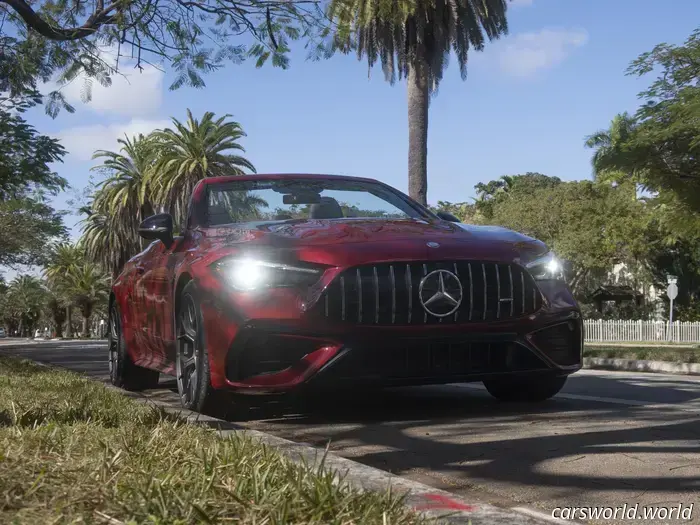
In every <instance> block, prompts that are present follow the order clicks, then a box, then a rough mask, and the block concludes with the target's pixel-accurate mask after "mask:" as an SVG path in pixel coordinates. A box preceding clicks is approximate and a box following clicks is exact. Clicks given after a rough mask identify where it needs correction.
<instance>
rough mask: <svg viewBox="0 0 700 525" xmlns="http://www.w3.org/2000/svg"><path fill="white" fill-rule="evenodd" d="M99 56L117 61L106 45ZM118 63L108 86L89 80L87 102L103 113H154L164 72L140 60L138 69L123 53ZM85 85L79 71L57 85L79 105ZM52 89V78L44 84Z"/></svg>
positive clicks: (128, 114) (114, 54)
mask: <svg viewBox="0 0 700 525" xmlns="http://www.w3.org/2000/svg"><path fill="white" fill-rule="evenodd" d="M101 56H102V59H103V60H104V61H105V62H107V63H108V64H110V65H111V66H113V67H114V66H115V65H116V64H117V54H116V51H113V50H109V49H107V50H105V51H103V52H102V55H101ZM118 65H119V67H118V72H117V73H115V74H112V75H111V78H112V85H111V86H109V87H104V86H102V85H101V84H100V83H99V82H97V80H92V89H91V92H92V99H91V100H90V101H89V102H88V103H87V104H86V106H87V107H88V108H90V109H92V110H93V111H95V112H97V113H99V114H103V115H104V114H114V115H122V116H127V117H148V116H151V115H154V114H156V113H157V111H158V109H159V108H160V106H161V104H162V101H163V76H164V73H163V72H162V71H161V70H160V69H158V68H157V67H156V66H152V65H149V64H142V69H141V70H139V69H138V68H136V67H135V66H136V61H135V60H133V59H130V58H128V57H123V56H122V57H120V58H119V63H118ZM85 87H86V85H85V77H84V76H83V75H81V76H79V77H77V78H75V79H74V80H73V81H71V82H70V83H68V84H66V85H64V86H62V87H61V88H60V89H61V92H62V93H63V94H64V96H65V97H66V99H67V100H68V102H69V103H71V104H72V105H74V106H79V105H81V104H83V103H84V102H83V92H84V90H85ZM53 89H57V85H56V83H55V82H51V83H49V84H48V85H47V86H46V90H48V91H50V90H53Z"/></svg>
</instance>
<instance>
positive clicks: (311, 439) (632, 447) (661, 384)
mask: <svg viewBox="0 0 700 525" xmlns="http://www.w3.org/2000/svg"><path fill="white" fill-rule="evenodd" d="M0 353H6V354H11V355H19V356H24V357H27V358H31V359H34V360H38V361H42V362H47V363H52V364H55V365H60V366H63V367H66V368H69V369H72V370H76V371H78V372H82V373H85V374H87V375H89V376H91V377H93V378H95V379H99V380H107V377H108V376H107V363H106V346H105V344H104V343H97V344H95V343H87V344H86V343H74V344H63V343H39V344H30V345H28V346H25V347H23V348H21V349H13V350H7V349H5V350H3V344H2V342H0ZM161 387H162V388H160V389H159V390H154V391H150V392H148V395H149V396H151V397H154V398H158V399H161V400H164V401H167V402H169V403H172V404H173V406H177V403H178V401H177V396H176V394H175V393H174V392H173V390H174V381H173V379H172V378H168V377H166V378H163V379H162V380H161ZM252 402H253V403H257V406H256V405H254V406H252V407H251V410H250V412H249V414H250V415H249V417H248V419H247V420H244V421H240V422H239V424H241V425H242V426H244V427H247V428H253V429H256V430H262V431H266V432H270V433H272V434H275V435H278V436H280V437H284V438H287V439H292V440H294V441H299V442H306V443H310V444H313V445H317V446H325V445H326V444H327V443H328V441H329V440H330V448H331V450H333V451H334V452H336V453H337V454H339V455H342V456H345V457H348V458H351V459H354V460H356V461H360V462H363V463H366V464H369V465H372V466H374V467H378V468H382V469H384V470H389V471H391V472H394V473H396V474H400V475H403V476H405V477H408V478H412V479H415V480H417V481H421V482H423V483H427V484H429V485H432V486H435V487H437V488H440V489H444V490H448V491H452V492H455V493H458V494H460V495H462V496H465V497H470V498H473V499H478V500H481V501H484V502H488V503H492V504H496V505H500V506H505V507H514V506H530V507H533V508H537V509H540V510H542V511H543V512H546V513H548V514H549V513H551V511H552V510H553V509H555V508H557V507H565V506H568V507H571V506H578V507H581V506H585V507H588V506H597V507H605V506H609V507H621V506H623V505H625V504H627V506H628V508H629V507H630V506H633V505H635V504H639V506H640V507H642V506H655V507H659V506H666V507H674V508H678V505H679V504H680V505H683V506H684V508H687V506H689V505H690V504H693V505H694V508H693V511H692V518H691V521H690V522H692V523H700V498H699V497H698V496H699V495H700V381H699V380H698V378H693V377H688V376H670V375H660V374H638V373H626V372H605V371H592V370H585V371H581V372H580V373H578V374H576V375H574V376H572V377H571V378H570V380H569V382H568V383H567V385H566V387H565V388H564V390H563V391H562V393H561V394H559V395H558V396H556V397H555V398H554V399H552V400H551V401H549V402H547V403H544V404H541V405H537V406H523V405H518V404H503V403H498V402H496V401H494V400H493V399H492V398H491V397H490V396H489V395H488V394H487V393H486V392H485V391H484V390H483V388H482V387H481V385H479V384H467V385H448V386H440V387H421V388H410V389H400V390H394V391H387V392H384V393H382V394H380V395H379V396H377V395H375V396H372V397H370V396H365V397H363V396H361V395H356V396H353V397H351V398H345V399H342V400H338V399H335V398H333V399H325V400H315V401H314V400H309V399H307V400H305V401H296V402H292V403H279V402H266V401H264V400H262V399H260V398H255V399H254V400H253V401H252ZM635 521H636V522H637V523H652V522H655V523H659V521H646V520H639V519H637V520H635ZM683 521H684V520H675V519H674V520H671V521H668V523H671V522H677V523H680V522H683Z"/></svg>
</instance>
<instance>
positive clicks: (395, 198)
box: [194, 177, 435, 228]
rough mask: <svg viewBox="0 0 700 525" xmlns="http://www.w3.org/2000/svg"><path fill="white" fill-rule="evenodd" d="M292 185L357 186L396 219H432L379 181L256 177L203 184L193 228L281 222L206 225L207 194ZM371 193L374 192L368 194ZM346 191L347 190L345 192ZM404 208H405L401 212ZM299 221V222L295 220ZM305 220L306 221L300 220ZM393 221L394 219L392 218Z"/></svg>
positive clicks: (422, 209) (409, 200) (416, 205)
mask: <svg viewBox="0 0 700 525" xmlns="http://www.w3.org/2000/svg"><path fill="white" fill-rule="evenodd" d="M294 184H301V185H307V184H308V185H309V186H314V185H320V186H329V187H330V188H329V189H334V188H332V186H334V185H338V186H342V185H344V184H347V185H351V186H361V187H364V188H366V191H367V193H370V194H372V195H374V196H375V197H377V198H379V199H382V200H384V201H386V202H387V203H389V204H391V205H393V206H395V207H396V208H398V209H399V210H401V211H403V212H404V213H406V214H407V215H408V217H406V218H405V219H400V220H412V219H413V220H415V219H424V220H432V219H435V217H434V215H433V214H432V213H431V212H430V210H428V209H427V208H425V207H423V206H422V205H420V204H419V203H418V202H416V201H414V200H413V199H411V198H410V197H408V196H407V195H405V194H404V193H403V192H401V191H399V190H397V189H395V188H393V187H392V186H389V185H388V184H385V183H383V182H380V181H374V180H367V179H359V178H358V179H354V178H347V179H346V178H327V179H323V178H316V177H314V178H311V177H309V178H305V177H295V178H284V179H283V178H280V179H256V178H246V179H243V180H231V181H226V182H215V183H207V184H206V188H205V191H204V194H203V195H202V199H201V200H200V201H199V208H200V209H199V213H197V216H198V217H197V218H198V219H199V220H198V222H199V224H198V225H194V226H195V227H197V226H200V227H203V228H213V227H222V226H223V227H225V226H227V225H228V224H231V225H234V224H249V223H259V222H263V223H268V222H284V221H283V220H282V221H272V220H270V221H266V220H263V221H261V220H260V219H256V220H250V221H245V222H231V223H227V224H226V225H223V224H218V225H210V224H209V217H208V215H209V213H208V210H209V198H210V194H211V193H212V192H213V191H217V192H219V191H227V190H239V191H240V188H241V186H246V185H251V186H253V185H262V186H268V185H269V186H270V188H269V189H270V191H275V192H278V193H283V192H280V191H279V190H278V189H277V188H274V186H276V185H279V186H280V187H281V186H284V185H294ZM372 190H375V191H372ZM340 191H342V190H340ZM348 191H349V190H348ZM404 208H405V209H404ZM409 212H413V213H409ZM296 220H300V219H296ZM303 220H307V219H303ZM324 220H391V219H387V218H381V217H376V218H375V217H344V218H342V219H324ZM394 220H395V219H394Z"/></svg>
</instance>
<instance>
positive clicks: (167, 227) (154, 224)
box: [139, 213, 173, 248]
mask: <svg viewBox="0 0 700 525" xmlns="http://www.w3.org/2000/svg"><path fill="white" fill-rule="evenodd" d="M139 235H140V236H141V237H143V238H144V239H148V240H151V241H154V240H159V241H161V242H162V243H163V244H165V246H166V247H168V248H169V247H170V245H171V244H172V243H173V217H172V215H170V214H169V213H159V214H157V215H151V216H150V217H148V218H147V219H146V220H144V221H143V222H142V223H141V224H139Z"/></svg>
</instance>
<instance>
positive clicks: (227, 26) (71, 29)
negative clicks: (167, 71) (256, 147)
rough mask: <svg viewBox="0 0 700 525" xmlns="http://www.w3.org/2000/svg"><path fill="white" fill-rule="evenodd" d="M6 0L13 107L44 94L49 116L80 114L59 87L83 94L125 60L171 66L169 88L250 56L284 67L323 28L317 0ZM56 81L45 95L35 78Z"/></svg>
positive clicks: (3, 84) (4, 69)
mask: <svg viewBox="0 0 700 525" xmlns="http://www.w3.org/2000/svg"><path fill="white" fill-rule="evenodd" d="M0 5H2V6H3V7H4V9H3V10H2V11H3V19H2V25H1V26H0V48H1V49H2V50H3V53H2V54H0V93H3V92H4V93H8V94H9V98H10V99H11V100H12V101H13V103H14V104H17V103H19V101H20V100H27V99H33V100H34V102H36V103H38V102H41V101H43V102H45V103H46V111H47V113H49V114H50V115H52V116H56V114H57V113H58V112H59V111H60V110H62V109H65V110H68V111H74V108H73V107H71V106H70V105H69V104H67V103H66V101H65V99H64V98H63V95H62V94H61V91H60V89H61V87H62V86H63V85H65V84H66V83H68V82H72V81H74V80H76V79H78V78H79V77H80V76H83V77H84V78H85V84H84V87H83V98H84V100H85V101H89V100H90V98H91V87H92V85H93V83H94V82H98V83H99V84H101V85H103V86H109V85H111V82H112V78H113V77H114V75H117V74H119V71H120V66H121V67H123V63H124V62H125V61H129V62H131V63H132V64H133V65H135V67H137V68H141V67H143V66H144V65H145V64H163V63H165V64H169V65H170V66H171V67H172V70H173V72H174V73H175V75H174V80H173V82H172V84H171V85H170V89H171V90H172V89H178V88H179V87H181V86H192V87H197V88H201V87H204V85H205V83H204V79H203V75H206V74H207V73H210V72H212V71H216V70H218V69H219V68H221V67H223V66H224V65H225V64H227V63H234V64H239V63H241V62H243V61H244V60H245V59H246V58H253V59H255V60H256V65H257V66H258V67H260V66H262V65H263V64H264V63H266V62H267V61H268V59H270V60H271V62H272V64H273V65H274V66H276V67H282V68H286V67H288V65H289V61H288V56H287V55H288V52H289V49H290V42H291V41H293V40H298V39H306V40H308V41H309V43H312V42H313V39H314V36H315V35H316V34H317V32H318V31H319V30H320V29H321V27H322V26H323V25H324V24H323V20H324V19H323V16H322V12H321V10H320V7H319V5H318V3H317V2H315V1H312V0H291V1H276V0H273V1H262V0H246V1H243V2H238V1H234V2H229V1H226V0H204V1H201V2H189V1H182V0H164V1H160V2H152V1H151V0H129V1H128V2H125V1H124V0H114V1H110V0H108V1H106V2H105V1H104V0H98V1H97V2H81V1H78V0H68V1H59V2H55V1H53V0H38V1H36V2H27V1H25V0H2V1H0ZM246 41H248V43H246ZM54 79H57V83H58V88H57V89H56V90H54V91H52V92H51V93H49V95H48V96H47V97H46V98H45V99H44V98H43V97H41V96H40V95H39V93H38V90H37V85H38V84H39V82H46V81H49V80H54Z"/></svg>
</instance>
